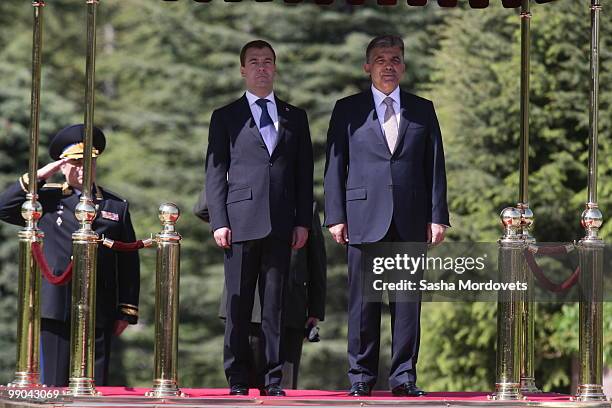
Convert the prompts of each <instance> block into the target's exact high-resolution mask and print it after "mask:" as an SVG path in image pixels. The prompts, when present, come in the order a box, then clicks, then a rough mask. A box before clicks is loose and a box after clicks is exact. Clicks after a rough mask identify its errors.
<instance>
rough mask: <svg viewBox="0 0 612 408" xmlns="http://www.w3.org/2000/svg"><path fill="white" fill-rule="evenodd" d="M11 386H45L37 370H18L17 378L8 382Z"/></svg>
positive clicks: (8, 385)
mask: <svg viewBox="0 0 612 408" xmlns="http://www.w3.org/2000/svg"><path fill="white" fill-rule="evenodd" d="M7 387H11V388H39V387H43V385H42V384H41V383H40V374H39V373H37V372H28V371H18V372H16V373H15V379H14V380H13V381H11V382H10V383H8V384H7Z"/></svg>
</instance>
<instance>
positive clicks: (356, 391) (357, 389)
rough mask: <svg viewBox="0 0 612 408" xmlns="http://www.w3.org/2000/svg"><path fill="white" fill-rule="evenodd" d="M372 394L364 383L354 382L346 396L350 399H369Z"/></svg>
mask: <svg viewBox="0 0 612 408" xmlns="http://www.w3.org/2000/svg"><path fill="white" fill-rule="evenodd" d="M371 394H372V390H370V386H369V385H368V384H367V383H364V382H356V383H355V384H353V385H351V389H350V390H349V393H348V395H349V396H350V397H369V396H370V395H371Z"/></svg>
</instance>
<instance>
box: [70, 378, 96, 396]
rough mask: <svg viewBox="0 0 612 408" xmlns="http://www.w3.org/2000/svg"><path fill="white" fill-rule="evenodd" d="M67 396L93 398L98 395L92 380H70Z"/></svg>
mask: <svg viewBox="0 0 612 408" xmlns="http://www.w3.org/2000/svg"><path fill="white" fill-rule="evenodd" d="M66 394H67V395H71V396H73V397H95V396H97V395H100V394H99V393H98V391H96V387H95V386H94V380H93V379H92V378H71V379H70V380H69V382H68V389H67V390H66Z"/></svg>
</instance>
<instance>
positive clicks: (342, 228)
mask: <svg viewBox="0 0 612 408" xmlns="http://www.w3.org/2000/svg"><path fill="white" fill-rule="evenodd" d="M329 232H330V233H331V235H332V238H333V239H334V241H336V242H337V243H339V244H343V245H344V244H346V243H347V242H348V228H347V227H346V224H334V225H332V226H331V227H329Z"/></svg>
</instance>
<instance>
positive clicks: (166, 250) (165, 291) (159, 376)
mask: <svg viewBox="0 0 612 408" xmlns="http://www.w3.org/2000/svg"><path fill="white" fill-rule="evenodd" d="M179 217H180V211H179V209H178V207H177V206H176V205H175V204H173V203H165V204H162V205H161V206H160V207H159V219H160V221H161V222H162V230H161V232H160V233H159V234H157V236H156V241H157V270H156V280H155V373H154V375H155V378H154V379H153V389H151V390H150V391H148V392H147V393H146V394H145V395H146V396H149V397H176V396H181V395H182V393H181V391H180V389H179V388H178V384H177V381H178V375H177V356H178V326H179V316H178V312H179V274H180V260H181V253H180V250H181V236H180V235H179V234H178V233H177V232H176V230H175V225H176V222H177V220H178V219H179Z"/></svg>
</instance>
